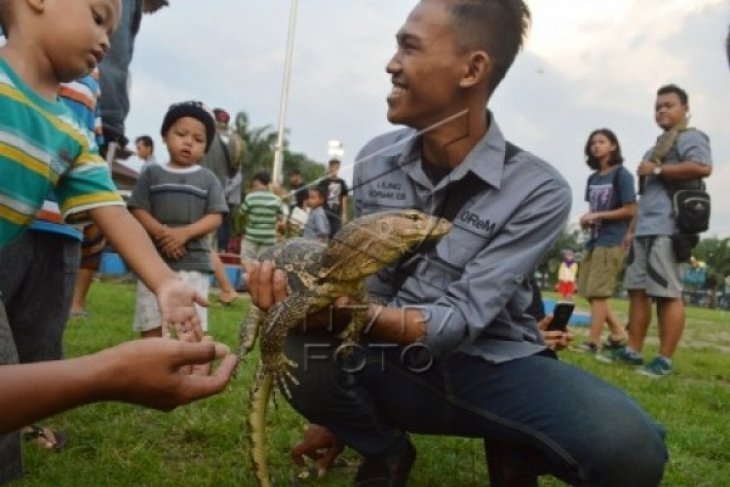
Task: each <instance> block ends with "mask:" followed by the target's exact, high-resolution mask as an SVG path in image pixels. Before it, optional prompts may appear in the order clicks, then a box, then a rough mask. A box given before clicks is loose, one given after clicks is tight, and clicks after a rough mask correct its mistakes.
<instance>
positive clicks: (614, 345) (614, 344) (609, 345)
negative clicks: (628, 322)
mask: <svg viewBox="0 0 730 487" xmlns="http://www.w3.org/2000/svg"><path fill="white" fill-rule="evenodd" d="M625 346H626V338H619V339H618V340H616V339H614V338H612V337H610V336H609V337H608V338H606V341H604V342H603V343H602V344H601V348H602V349H603V350H616V349H618V348H624V347H625Z"/></svg>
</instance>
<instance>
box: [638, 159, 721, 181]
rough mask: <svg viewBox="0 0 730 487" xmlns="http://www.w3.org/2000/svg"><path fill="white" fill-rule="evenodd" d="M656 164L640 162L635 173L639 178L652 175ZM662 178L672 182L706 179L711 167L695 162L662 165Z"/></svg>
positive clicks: (710, 172)
mask: <svg viewBox="0 0 730 487" xmlns="http://www.w3.org/2000/svg"><path fill="white" fill-rule="evenodd" d="M655 167H657V165H656V163H654V162H652V161H641V163H640V164H639V169H638V170H637V171H636V173H637V174H638V175H639V176H649V175H651V174H652V173H653V171H654V168H655ZM661 168H662V174H661V175H662V177H663V178H666V179H669V180H672V181H686V180H690V179H700V178H706V177H708V176H709V175H710V174H712V166H711V165H709V164H702V163H700V162H695V161H682V162H678V163H676V164H662V165H661Z"/></svg>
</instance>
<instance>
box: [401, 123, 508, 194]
mask: <svg viewBox="0 0 730 487" xmlns="http://www.w3.org/2000/svg"><path fill="white" fill-rule="evenodd" d="M486 116H487V119H488V120H490V121H491V122H490V124H489V129H488V130H487V133H486V134H484V136H483V137H482V138H481V139H480V140H479V142H477V144H476V145H475V146H474V147H473V148H472V150H471V151H470V152H469V154H467V156H466V158H464V160H463V161H462V162H461V163H460V164H459V165H458V166H456V167H455V168H454V169H452V170H451V172H450V173H449V175H448V176H447V177H445V178H443V179H442V180H441V181H440V182H439V183H438V184H437V185H436V186H435V187H434V188H433V189H434V190H439V189H441V188H442V187H444V186H446V185H448V184H449V183H450V182H453V181H456V180H459V179H462V178H464V177H465V176H466V175H467V174H468V173H469V172H472V173H474V175H476V176H477V177H478V178H479V179H481V180H482V181H484V182H485V183H487V184H489V185H491V186H493V187H495V188H499V187H500V186H501V183H502V175H503V173H504V156H505V151H506V147H505V143H506V140H505V138H504V135H502V131H501V130H500V128H499V125H498V124H497V121H496V120H495V117H494V115H492V112H491V111H487V115H486ZM399 164H400V165H401V167H402V168H403V171H404V172H405V173H406V174H407V175H408V177H410V178H411V179H413V180H414V181H416V182H418V183H420V184H422V185H424V186H426V187H429V186H432V185H431V183H430V181H429V179H428V176H426V174H425V173H424V172H423V168H422V165H421V136H420V135H418V136H413V137H411V139H410V140H408V142H406V144H405V146H404V147H403V148H402V150H401V151H400V159H399Z"/></svg>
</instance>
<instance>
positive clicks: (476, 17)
mask: <svg viewBox="0 0 730 487" xmlns="http://www.w3.org/2000/svg"><path fill="white" fill-rule="evenodd" d="M448 9H449V11H450V13H451V15H452V17H453V18H454V22H455V24H456V28H455V31H456V35H457V39H458V42H459V43H460V44H461V47H462V48H463V49H466V50H469V49H483V50H485V51H486V52H487V54H489V57H490V60H491V62H492V71H491V73H490V79H489V81H488V83H489V86H488V88H489V93H490V94H491V93H493V92H494V90H495V88H497V85H499V83H500V82H501V81H502V79H504V76H505V75H506V74H507V71H508V70H509V68H510V66H512V63H513V62H514V60H515V57H516V56H517V53H518V52H519V50H520V48H521V47H522V44H523V41H524V39H525V37H526V35H527V31H528V29H529V27H530V19H531V15H530V9H529V8H528V7H527V5H526V4H525V2H524V1H523V0H450V5H449V7H448Z"/></svg>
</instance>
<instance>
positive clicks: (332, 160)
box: [327, 159, 342, 167]
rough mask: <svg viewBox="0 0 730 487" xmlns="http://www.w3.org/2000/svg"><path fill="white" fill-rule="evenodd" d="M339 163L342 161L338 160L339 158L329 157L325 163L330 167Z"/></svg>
mask: <svg viewBox="0 0 730 487" xmlns="http://www.w3.org/2000/svg"><path fill="white" fill-rule="evenodd" d="M341 164H342V163H341V162H340V160H339V159H330V160H329V162H328V163H327V165H328V166H330V167H332V166H339V165H341Z"/></svg>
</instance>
